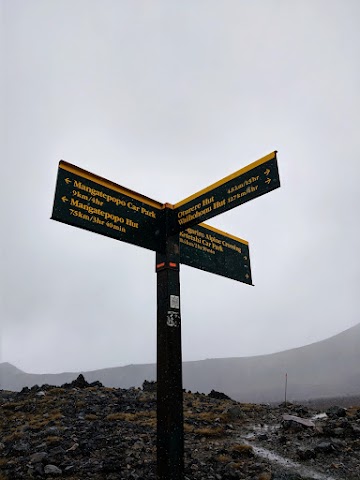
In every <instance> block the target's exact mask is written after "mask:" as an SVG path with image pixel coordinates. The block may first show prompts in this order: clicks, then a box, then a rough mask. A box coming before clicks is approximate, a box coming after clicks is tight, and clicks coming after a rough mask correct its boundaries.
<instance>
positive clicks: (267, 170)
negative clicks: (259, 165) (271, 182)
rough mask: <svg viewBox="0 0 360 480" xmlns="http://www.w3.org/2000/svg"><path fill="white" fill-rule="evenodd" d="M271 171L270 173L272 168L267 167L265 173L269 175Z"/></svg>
mask: <svg viewBox="0 0 360 480" xmlns="http://www.w3.org/2000/svg"><path fill="white" fill-rule="evenodd" d="M269 173H270V170H269V169H268V168H267V169H266V170H265V172H264V174H265V175H266V176H268V175H269Z"/></svg>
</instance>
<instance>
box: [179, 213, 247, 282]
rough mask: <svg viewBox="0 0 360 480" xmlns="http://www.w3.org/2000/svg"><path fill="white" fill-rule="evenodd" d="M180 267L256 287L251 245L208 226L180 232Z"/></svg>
mask: <svg viewBox="0 0 360 480" xmlns="http://www.w3.org/2000/svg"><path fill="white" fill-rule="evenodd" d="M180 263H183V264H184V265H189V266H190V267H194V268H199V269H200V270H204V271H206V272H210V273H215V274H217V275H222V276H223V277H227V278H232V279H233V280H238V281H239V282H243V283H247V284H249V285H252V281H251V268H250V256H249V244H248V242H247V241H246V240H242V239H241V238H238V237H235V236H233V235H230V234H228V233H225V232H222V231H221V230H218V229H216V228H213V227H210V226H209V225H205V223H200V224H199V225H196V227H194V228H188V229H187V230H185V231H182V232H180Z"/></svg>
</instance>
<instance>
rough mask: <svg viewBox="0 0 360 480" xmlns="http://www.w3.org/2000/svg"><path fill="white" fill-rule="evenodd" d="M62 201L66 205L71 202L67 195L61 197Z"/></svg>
mask: <svg viewBox="0 0 360 480" xmlns="http://www.w3.org/2000/svg"><path fill="white" fill-rule="evenodd" d="M61 200H62V201H63V202H64V203H66V202H68V201H69V200H68V199H67V198H66V197H65V195H64V196H63V197H61Z"/></svg>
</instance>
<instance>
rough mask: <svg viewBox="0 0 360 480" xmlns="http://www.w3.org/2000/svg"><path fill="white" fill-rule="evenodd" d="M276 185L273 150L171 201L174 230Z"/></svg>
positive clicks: (193, 223)
mask: <svg viewBox="0 0 360 480" xmlns="http://www.w3.org/2000/svg"><path fill="white" fill-rule="evenodd" d="M278 187H280V179H279V172H278V167H277V159H276V152H272V153H270V154H269V155H267V156H266V157H263V158H261V159H260V160H257V161H256V162H254V163H251V164H250V165H248V166H247V167H244V168H242V169H241V170H238V171H237V172H235V173H233V174H232V175H229V176H227V177H225V178H223V179H222V180H219V181H218V182H216V183H214V184H212V185H210V186H209V187H207V188H205V189H203V190H201V191H200V192H197V193H194V194H193V195H191V196H190V197H188V198H185V200H182V201H181V202H179V203H177V204H176V205H174V212H175V216H176V220H175V225H174V233H175V232H179V231H182V230H186V229H187V228H189V227H190V226H193V225H198V224H199V223H200V222H204V221H206V220H208V219H209V218H212V217H214V216H215V215H218V214H220V213H223V212H226V211H227V210H230V209H232V208H234V207H237V206H238V205H241V204H243V203H245V202H248V201H249V200H253V199H254V198H257V197H260V196H261V195H264V194H265V193H268V192H270V191H271V190H274V189H275V188H278Z"/></svg>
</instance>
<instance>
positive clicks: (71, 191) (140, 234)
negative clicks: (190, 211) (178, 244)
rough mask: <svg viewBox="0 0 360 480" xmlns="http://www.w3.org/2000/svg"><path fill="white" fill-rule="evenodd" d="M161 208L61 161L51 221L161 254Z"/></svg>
mask: <svg viewBox="0 0 360 480" xmlns="http://www.w3.org/2000/svg"><path fill="white" fill-rule="evenodd" d="M162 216H163V205H162V204H161V203H159V202H156V201H155V200H151V199H150V198H148V197H145V196H144V195H141V194H139V193H136V192H133V191H132V190H129V189H126V188H124V187H122V186H120V185H117V184H115V183H113V182H111V181H109V180H105V179H104V178H101V177H99V176H97V175H94V174H92V173H90V172H87V171H86V170H83V169H81V168H78V167H76V166H75V165H71V164H70V163H67V162H64V161H61V162H60V163H59V170H58V177H57V183H56V190H55V199H54V206H53V212H52V217H51V218H52V219H53V220H58V221H59V222H63V223H66V224H68V225H73V226H74V227H79V228H83V229H85V230H90V231H92V232H95V233H99V234H100V235H105V236H107V237H111V238H114V239H116V240H121V241H123V242H128V243H132V244H134V245H138V246H140V247H144V248H148V249H150V250H154V251H162V250H163V249H164V242H165V231H164V230H165V224H164V221H163V218H162Z"/></svg>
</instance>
